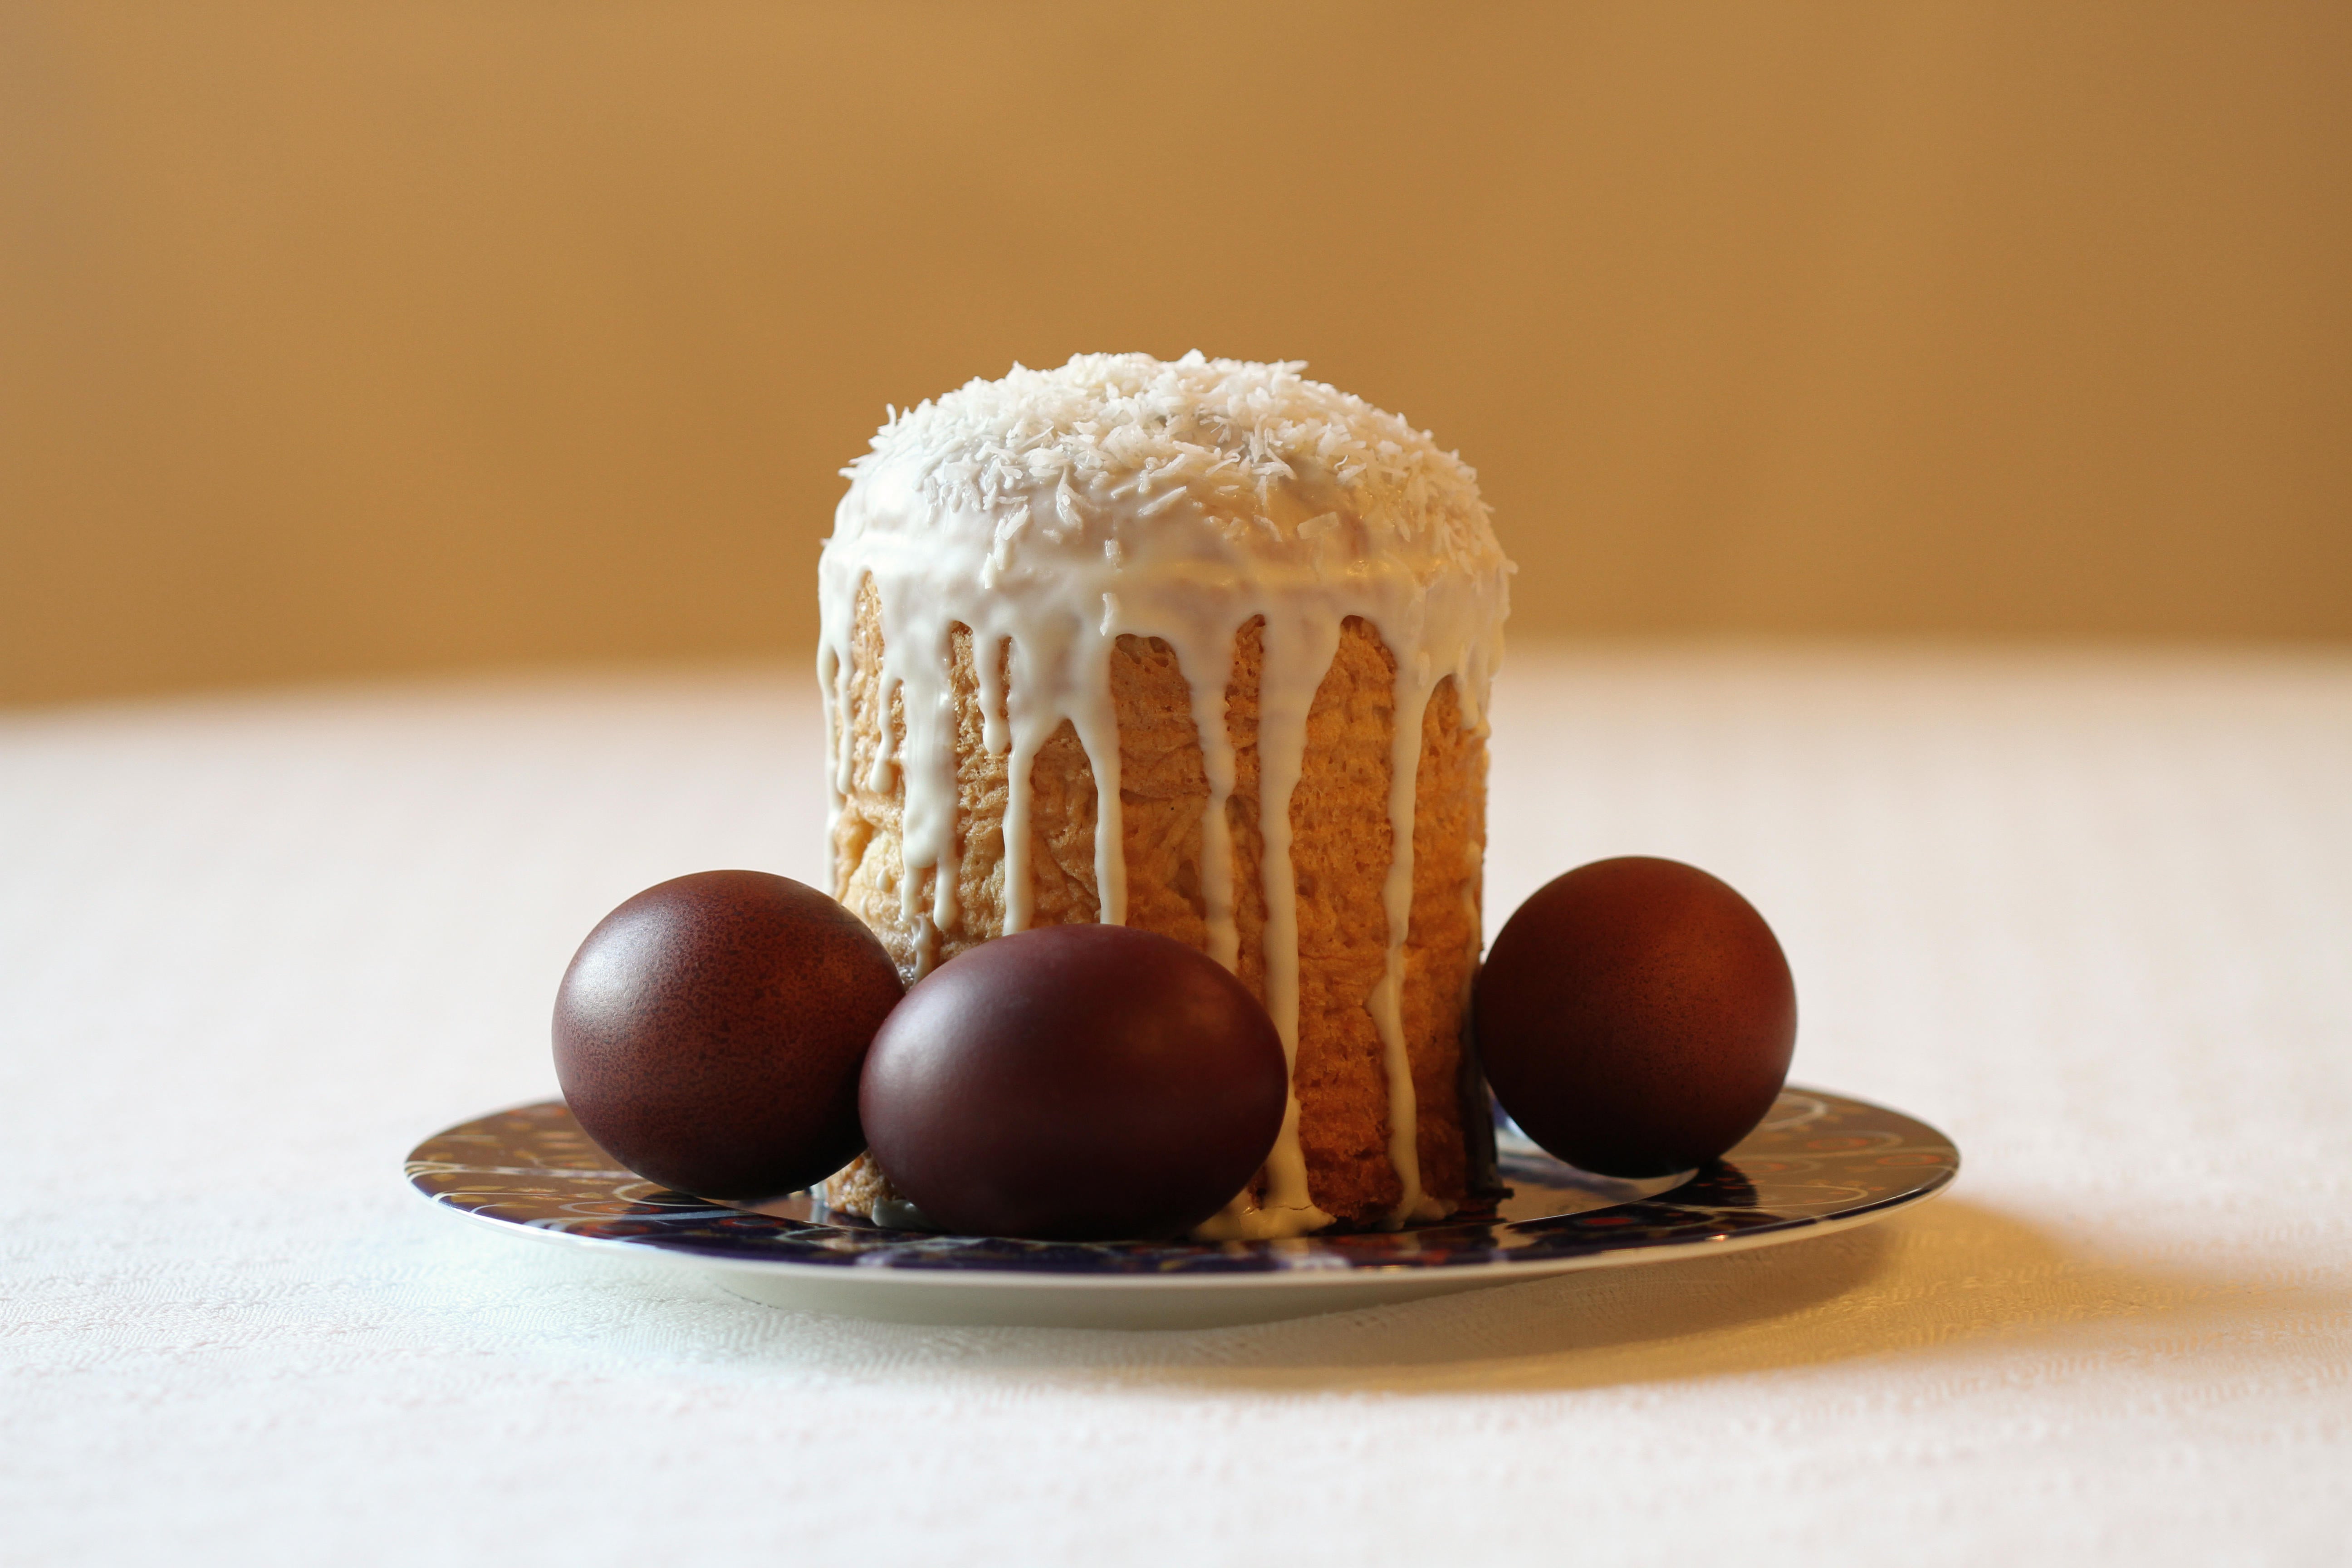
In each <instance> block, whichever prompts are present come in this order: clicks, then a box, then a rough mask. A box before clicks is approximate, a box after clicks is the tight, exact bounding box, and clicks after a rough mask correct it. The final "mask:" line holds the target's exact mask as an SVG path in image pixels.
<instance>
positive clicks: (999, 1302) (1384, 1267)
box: [407, 1089, 1960, 1329]
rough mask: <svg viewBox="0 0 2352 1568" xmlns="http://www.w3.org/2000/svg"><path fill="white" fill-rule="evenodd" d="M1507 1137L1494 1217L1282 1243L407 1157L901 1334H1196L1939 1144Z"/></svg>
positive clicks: (537, 1215) (516, 1135)
mask: <svg viewBox="0 0 2352 1568" xmlns="http://www.w3.org/2000/svg"><path fill="white" fill-rule="evenodd" d="M1512 1133H1513V1130H1511V1129H1509V1128H1508V1127H1506V1128H1505V1129H1503V1135H1502V1136H1501V1138H1500V1139H1499V1143H1500V1162H1499V1163H1500V1164H1501V1168H1502V1177H1503V1180H1504V1181H1505V1182H1507V1183H1508V1184H1510V1186H1511V1189H1512V1194H1511V1196H1509V1197H1507V1198H1505V1199H1503V1200H1502V1201H1501V1203H1500V1204H1499V1205H1497V1212H1496V1213H1495V1214H1493V1215H1491V1217H1476V1218H1462V1217H1456V1218H1455V1219H1453V1220H1448V1221H1445V1222H1444V1223H1441V1224H1437V1225H1428V1226H1417V1227H1414V1228H1412V1229H1407V1230H1401V1231H1390V1232H1361V1233H1351V1234H1348V1235H1339V1236H1328V1235H1327V1236H1312V1237H1301V1238H1298V1239H1297V1240H1287V1241H1228V1242H1192V1241H1152V1242H1142V1241H1130V1242H1083V1243H1080V1242H1045V1241H1012V1240H1006V1239H1003V1238H1001V1237H967V1236H935V1235H930V1234H928V1233H918V1232H910V1231H903V1230H884V1229H881V1228H878V1227H877V1226H873V1225H870V1224H868V1223H866V1221H864V1220H861V1219H857V1218H855V1217H853V1216H850V1215H835V1214H834V1213H832V1212H831V1211H830V1210H828V1209H826V1208H825V1207H824V1205H821V1204H818V1203H817V1202H816V1201H815V1200H814V1199H813V1198H811V1197H810V1196H809V1195H808V1194H794V1195H793V1196H792V1197H789V1198H784V1199H780V1200H778V1201H777V1202H774V1203H771V1204H763V1205H759V1206H758V1207H756V1208H741V1207H722V1206H719V1205H714V1204H712V1203H710V1202H709V1201H708V1200H706V1199H702V1198H697V1197H690V1196H688V1195H687V1194H684V1193H678V1192H673V1191H671V1190H670V1189H668V1188H667V1187H663V1186H660V1185H658V1184H655V1183H652V1182H648V1181H646V1180H645V1179H644V1178H643V1177H640V1176H636V1175H634V1174H632V1173H629V1172H627V1171H620V1170H614V1169H613V1168H612V1161H611V1159H610V1158H609V1157H608V1156H607V1155H606V1154H605V1153H604V1151H603V1150H601V1149H599V1148H597V1147H596V1145H595V1144H593V1143H592V1142H589V1140H588V1137H587V1135H586V1134H585V1133H583V1132H582V1131H581V1130H580V1124H579V1123H578V1122H576V1121H573V1120H572V1113H571V1112H570V1111H569V1110H565V1109H564V1106H563V1103H562V1101H561V1100H547V1101H544V1102H542V1103H540V1104H537V1105H525V1106H521V1107H519V1108H517V1109H515V1110H504V1111H500V1112H499V1113H497V1114H496V1115H492V1116H485V1117H482V1118H481V1119H479V1120H478V1121H467V1122H464V1123H462V1124H460V1125H458V1126H456V1127H452V1128H450V1129H449V1130H448V1131H446V1132H440V1133H436V1135H434V1136H433V1137H431V1138H428V1139H426V1140H425V1142H423V1143H420V1144H418V1145H417V1147H416V1148H415V1151H414V1152H411V1153H410V1155H409V1156H408V1168H407V1173H408V1180H409V1182H410V1184H412V1185H414V1186H415V1188H416V1190H417V1191H418V1192H420V1193H422V1194H425V1196H426V1197H427V1198H430V1199H431V1200H433V1202H434V1203H435V1204H436V1205H440V1206H442V1207H445V1208H448V1209H452V1210H455V1211H456V1212H457V1213H459V1214H463V1215H470V1216H472V1217H473V1218H475V1219H478V1220H482V1221H486V1222H487V1223H488V1224H491V1225H495V1226H500V1227H501V1228H503V1229H505V1230H507V1231H508V1232H509V1234H511V1235H516V1236H526V1237H541V1238H542V1239H546V1240H552V1241H564V1242H572V1243H578V1244H582V1245H585V1246H589V1247H603V1248H620V1247H626V1248H632V1249H635V1250H636V1251H638V1252H640V1253H643V1252H646V1251H652V1252H657V1253H661V1254H663V1255H666V1256H667V1257H670V1258H676V1259H677V1260H679V1261H682V1262H686V1263H690V1264H694V1265H697V1266H698V1267H700V1268H704V1269H706V1270H708V1271H709V1272H710V1273H711V1274H712V1275H713V1276H714V1277H715V1279H716V1280H717V1282H718V1283H719V1284H720V1285H722V1286H724V1287H725V1288H726V1289H730V1290H732V1291H734V1292H735V1293H737V1294H739V1295H742V1296H748V1297H750V1298H751V1300H756V1301H764V1302H768V1303H770V1304H772V1305H775V1306H780V1307H799V1308H811V1309H814V1310H820V1311H828V1312H839V1313H845V1314H847V1315H850V1316H855V1317H866V1318H880V1319H885V1320H889V1321H898V1322H920V1323H958V1324H971V1325H979V1324H993V1323H1029V1324H1045V1325H1056V1326H1063V1327H1087V1328H1121V1329H1128V1328H1201V1327H1208V1326H1213V1325H1215V1324H1221V1323H1240V1322H1255V1321H1265V1320H1268V1319H1274V1318H1288V1317H1298V1316H1303V1315H1305V1314H1307V1313H1309V1312H1328V1311H1336V1310H1346V1309H1349V1308H1356V1307H1369V1306H1374V1305H1380V1304H1384V1303H1387V1302H1392V1301H1402V1300H1412V1299H1414V1298H1416V1297H1422V1296H1434V1295H1440V1294H1443V1293H1445V1292H1448V1291H1454V1290H1468V1289H1477V1288H1479V1287H1481V1286H1487V1285H1507V1284H1512V1283H1516V1282H1517V1281H1519V1280H1523V1279H1539V1278H1541V1277H1543V1276H1545V1275H1549V1274H1559V1273H1563V1272H1565V1271H1567V1270H1569V1269H1572V1268H1607V1267H1613V1266H1622V1265H1631V1264H1638V1263H1652V1262H1658V1261H1663V1260H1664V1259H1667V1258H1687V1257H1691V1256H1694V1255H1696V1254H1697V1253H1701V1252H1730V1251H1736V1250H1739V1249H1742V1248H1746V1247H1766V1246H1770V1245H1772V1244H1774V1243H1777V1242H1782V1241H1795V1240H1799V1239H1801V1238H1802V1237H1810V1236H1821V1235H1824V1234H1826V1233H1828V1232H1830V1231H1832V1230H1838V1229H1843V1228H1844V1227H1847V1226H1855V1225H1861V1224H1864V1223H1865V1222H1866V1221H1869V1220H1874V1219H1877V1218H1879V1217H1880V1216H1882V1215H1887V1214H1891V1213H1893V1212H1894V1211H1895V1210H1896V1209H1898V1208H1901V1207H1903V1206H1904V1205H1907V1204H1914V1203H1917V1202H1919V1201H1920V1200H1921V1199H1923V1198H1927V1197H1929V1196H1932V1195H1933V1194H1936V1193H1937V1192H1939V1191H1941V1190H1942V1189H1943V1188H1944V1186H1945V1185H1946V1184H1948V1183H1949V1182H1950V1181H1951V1179H1952V1176H1953V1173H1955V1172H1957V1171H1958V1169H1959V1163H1960V1156H1959V1151H1958V1150H1957V1149H1955V1148H1954V1147H1953V1146H1952V1142H1951V1140H1949V1139H1948V1138H1946V1137H1945V1136H1944V1135H1943V1134H1942V1133H1940V1132H1938V1131H1936V1130H1935V1129H1934V1128H1932V1127H1930V1126H1928V1125H1927V1123H1925V1122H1922V1121H1914V1120H1912V1119H1911V1118H1910V1117H1908V1116H1905V1115H1902V1114H1901V1113H1899V1112H1897V1111H1893V1110H1885V1109H1883V1108H1882V1107H1879V1106H1875V1105H1871V1104H1868V1103H1866V1102H1864V1101H1863V1100H1849V1099H1847V1098H1845V1097H1844V1096H1843V1095H1836V1094H1826V1093H1823V1092H1822V1091H1820V1090H1818V1089H1787V1090H1784V1091H1783V1092H1782V1093H1781V1095H1780V1100H1778V1102H1776V1103H1775V1104H1774V1106H1773V1108H1772V1112H1771V1114H1770V1115H1769V1116H1768V1117H1766V1118H1765V1119H1764V1122H1763V1124H1762V1125H1761V1126H1759V1127H1758V1128H1757V1129H1756V1131H1754V1132H1751V1133H1749V1134H1748V1137H1747V1138H1745V1139H1743V1140H1742V1141H1741V1142H1740V1143H1739V1145H1738V1148H1735V1149H1734V1150H1732V1151H1731V1152H1730V1153H1729V1154H1727V1155H1726V1156H1725V1157H1724V1158H1723V1159H1721V1160H1717V1161H1716V1162H1715V1163H1712V1164H1710V1165H1708V1166H1706V1168H1704V1169H1702V1170H1699V1171H1697V1172H1694V1173H1685V1174H1683V1175H1678V1176H1666V1177H1661V1178H1658V1179H1655V1180H1652V1181H1647V1182H1629V1181H1620V1180H1616V1179H1614V1178H1612V1177H1607V1176H1596V1175H1592V1174H1590V1173H1586V1172H1583V1171H1580V1170H1578V1169H1576V1168H1575V1167H1573V1166H1571V1165H1567V1164H1563V1163H1560V1162H1559V1161H1558V1160H1555V1159H1553V1158H1552V1157H1551V1156H1550V1155H1549V1154H1547V1153H1545V1152H1543V1151H1542V1150H1540V1149H1538V1148H1537V1147H1536V1146H1535V1145H1534V1144H1532V1143H1529V1142H1527V1141H1526V1140H1525V1139H1522V1138H1517V1137H1516V1136H1513V1135H1512Z"/></svg>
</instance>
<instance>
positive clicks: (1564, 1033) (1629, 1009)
mask: <svg viewBox="0 0 2352 1568" xmlns="http://www.w3.org/2000/svg"><path fill="white" fill-rule="evenodd" d="M1475 1019H1476V1027H1477V1036H1478V1053H1479V1059H1480V1061H1481V1062H1482V1064H1483V1065H1484V1066H1485V1068H1486V1079H1487V1082H1488V1083H1490V1084H1491V1085H1493V1087H1494V1090H1495V1098H1496V1100H1500V1101H1501V1102H1502V1106H1503V1109H1504V1110H1507V1111H1509V1112H1510V1115H1511V1120H1512V1121H1516V1122H1517V1123H1518V1124H1519V1127H1520V1129H1521V1130H1522V1131H1525V1132H1526V1133H1527V1135H1528V1137H1530V1138H1532V1139H1534V1140H1535V1141H1536V1142H1538V1143H1539V1144H1541V1145H1542V1146H1543V1147H1544V1148H1546V1149H1548V1150H1549V1151H1550V1152H1552V1153H1554V1154H1557V1155H1559V1157H1560V1158H1561V1159H1563V1160H1566V1161H1568V1162H1569V1163H1570V1164H1574V1165H1580V1166H1582V1167H1583V1168H1584V1169H1586V1170H1588V1171H1599V1172H1602V1173H1606V1174H1609V1175H1612V1176H1656V1175H1664V1174H1666V1173H1669V1172H1674V1171H1682V1170H1687V1169H1689V1168H1691V1167H1693V1166H1695V1165H1701V1164H1705V1163H1706V1162H1707V1161H1709V1160H1712V1159H1714V1158H1716V1157H1717V1155H1719V1154H1721V1153H1723V1152H1725V1151H1726V1150H1727V1149H1729V1148H1730V1147H1731V1146H1732V1145H1733V1144H1735V1143H1737V1142H1739V1140H1740V1139H1742V1138H1744V1137H1746V1136H1747V1135H1748V1132H1749V1131H1752V1130H1754V1128H1755V1126H1756V1124H1757V1123H1758V1122H1759V1121H1762V1120H1763V1119H1764V1113H1765V1112H1766V1111H1767V1110H1770V1109H1771V1107H1772V1100H1773V1098H1774V1097H1775V1096H1776V1095H1778V1094H1779V1093H1780V1085H1781V1082H1782V1080H1783V1079H1786V1077H1787V1076H1788V1071H1789V1057H1790V1052H1791V1051H1792V1050H1793V1049H1794V1048H1795V1047H1796V1043H1797V992H1796V986H1795V984H1794V983H1793V982H1792V981H1791V980H1790V975H1789V961H1788V959H1787V958H1786V957H1785V956H1783V955H1782V953H1781V952H1780V942H1778V941H1776V940H1775V939H1774V937H1773V935H1772V928H1771V927H1769V926H1768V925H1766V924H1765V923H1764V917H1763V916H1761V915H1759V914H1758V913H1757V912H1756V910H1755V908H1754V907H1753V906H1752V905H1750V904H1749V903H1748V900H1746V899H1743V898H1741V897H1740V896H1739V895H1738V893H1737V892H1735V891H1733V890H1732V889H1731V888H1730V887H1729V886H1727V884H1725V883H1723V882H1720V881H1718V880H1717V879H1715V878H1713V877H1710V876H1708V875H1707V874H1706V872H1704V871H1702V870H1699V869H1698V868H1696V867H1693V866H1685V865H1683V864H1682V863H1681V862H1679V861H1675V860H1657V859H1651V858H1646V857H1629V858H1624V859H1619V860H1597V861H1595V862H1593V863H1592V864H1591V865H1590V866H1581V867H1579V868H1577V869H1575V870H1573V871H1570V872H1569V873H1568V874H1567V875H1566V876H1564V877H1559V878H1556V879H1553V880H1552V881H1550V882H1549V883H1547V884H1546V885H1545V886H1544V887H1543V888H1542V889H1540V890H1538V892H1537V893H1536V894H1535V896H1534V897H1532V898H1530V899H1529V900H1528V901H1527V902H1526V903H1524V904H1521V905H1520V906H1519V907H1518V909H1517V911H1516V912H1514V913H1513V914H1512V916H1511V918H1510V921H1509V922H1508V923H1507V924H1506V925H1505V926H1504V927H1503V931H1502V934H1501V935H1499V936H1497V937H1496V939H1495V945H1494V948H1493V950H1492V951H1491V952H1488V953H1487V955H1486V967H1485V968H1484V969H1483V970H1482V971H1481V972H1480V973H1479V976H1478V985H1477V993H1476V999H1475Z"/></svg>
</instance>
